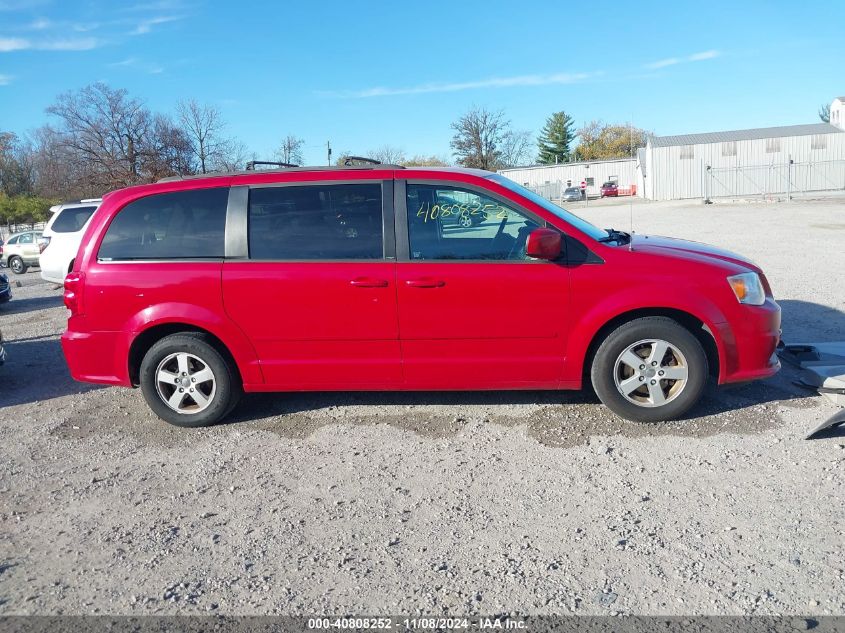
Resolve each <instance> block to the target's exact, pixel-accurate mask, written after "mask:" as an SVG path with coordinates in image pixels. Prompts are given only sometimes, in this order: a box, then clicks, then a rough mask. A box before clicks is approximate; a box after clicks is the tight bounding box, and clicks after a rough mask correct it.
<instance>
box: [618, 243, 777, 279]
mask: <svg viewBox="0 0 845 633" xmlns="http://www.w3.org/2000/svg"><path fill="white" fill-rule="evenodd" d="M633 242H634V251H640V252H644V253H652V254H654V255H673V254H678V255H694V256H698V257H702V256H703V257H708V258H711V259H719V260H721V261H724V262H730V263H732V264H737V265H739V266H743V267H745V268H750V269H751V270H754V271H756V272H758V273H759V272H761V270H760V267H759V266H758V265H757V264H755V263H754V262H752V261H751V260H750V259H748V258H746V257H743V256H742V255H737V254H736V253H732V252H730V251H726V250H723V249H721V248H717V247H715V246H710V245H709V244H702V243H701V242H693V241H690V240H679V239H675V238H673V237H661V236H660V235H634V236H633Z"/></svg>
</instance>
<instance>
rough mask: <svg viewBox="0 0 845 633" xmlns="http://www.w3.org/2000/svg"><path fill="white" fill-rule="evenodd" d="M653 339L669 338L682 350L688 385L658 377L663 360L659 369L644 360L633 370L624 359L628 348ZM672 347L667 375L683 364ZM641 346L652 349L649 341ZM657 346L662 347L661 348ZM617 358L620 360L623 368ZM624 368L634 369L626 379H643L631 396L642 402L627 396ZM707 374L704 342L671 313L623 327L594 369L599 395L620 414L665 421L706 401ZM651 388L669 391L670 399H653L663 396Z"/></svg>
mask: <svg viewBox="0 0 845 633" xmlns="http://www.w3.org/2000/svg"><path fill="white" fill-rule="evenodd" d="M648 340H655V341H664V342H666V343H668V344H669V345H670V346H671V347H674V348H675V350H676V351H679V352H680V354H681V355H682V357H683V359H684V360H685V364H686V365H685V366H686V368H687V379H686V381H685V384H680V383H679V381H674V380H666V379H661V378H659V376H657V375H654V372H656V371H658V370H659V369H660V366H663V361H660V363H659V365H658V366H657V367H654V368H651V367H649V366H648V365H650V363H646V361H645V358H644V360H643V365H641V366H640V367H644V368H645V369H642V370H640V371H637V370H632V369H631V368H630V365H628V364H626V363H622V362H621V356H622V354H623V352H625V351H626V350H628V349H629V348H630V347H631V346H633V345H635V344H637V343H638V342H641V341H648ZM671 347H670V350H669V352H667V354H668V356H664V357H663V358H668V363H667V365H665V366H664V369H665V371H666V373H669V369H675V367H674V366H671V367H670V365H680V363H678V361H677V360H676V358H675V357H674V356H673V354H675V352H673V351H671ZM640 349H642V350H643V351H644V352H647V351H648V349H649V344H648V343H645V344H644V345H643V347H642V348H640ZM652 349H657V347H656V346H655V347H653V348H652ZM617 360H619V361H620V364H619V365H618V366H617ZM619 372H629V373H630V374H631V375H630V376H628V377H627V379H629V380H632V381H633V379H634V378H636V379H637V380H640V381H642V383H641V386H639V387H638V388H637V389H638V390H635V391H633V392H629V393H630V398H631V399H636V400H639V401H640V403H637V402H632V401H631V399H629V398H628V397H626V396H624V395H623V394H622V389H623V388H624V386H625V385H624V384H623V383H624V377H620V376H619ZM646 372H652V374H651V375H645V374H646ZM661 375H663V374H661ZM707 377H708V366H707V354H706V353H705V352H704V349H703V348H702V346H701V343H700V342H699V341H698V339H697V338H696V337H695V336H694V335H693V334H692V332H690V331H689V330H688V329H686V328H685V327H684V326H682V325H681V324H680V323H678V322H677V321H674V320H673V319H670V318H667V317H644V318H641V319H635V320H633V321H629V322H628V323H625V324H623V325H620V326H619V327H618V328H616V329H615V330H613V331H612V332H611V333H610V334H609V335H608V336H607V338H605V339H604V341H603V342H602V343H601V345H599V348H598V350H596V354H595V357H594V359H593V364H592V367H591V370H590V378H591V379H592V383H593V388H594V389H595V391H596V395H598V397H599V399H600V400H601V401H602V402H603V403H604V404H605V406H607V408H608V409H610V410H611V411H613V412H614V413H616V414H617V415H619V416H621V417H623V418H626V419H628V420H632V421H634V422H661V421H664V420H675V419H678V418H680V417H681V416H683V414H684V413H686V412H687V411H688V410H689V409H690V408H691V407H693V406H694V405H695V404H696V403H697V402H698V401H699V400H700V399H701V395H702V393H703V392H704V388H705V387H706V385H707ZM617 380H618V381H619V382H620V387H617ZM652 380H656V381H657V384H656V386H653V387H649V385H648V383H650V382H652ZM634 384H636V383H634ZM652 384H653V385H654V383H652ZM630 388H631V387H629V389H630ZM650 389H660V390H661V391H660V393H658V394H657V396H660V394H661V393H662V394H664V396H666V395H667V394H668V397H666V403H665V404H662V405H655V404H654V402H658V400H657V398H654V399H652V398H651V397H650V396H649V394H650V393H652V392H651V391H650ZM673 391H674V393H673ZM648 401H650V402H648Z"/></svg>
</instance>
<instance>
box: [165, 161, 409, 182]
mask: <svg viewBox="0 0 845 633" xmlns="http://www.w3.org/2000/svg"><path fill="white" fill-rule="evenodd" d="M345 169H348V170H350V171H354V170H356V169H405V166H404V165H389V164H387V163H375V164H366V165H313V166H310V167H285V168H284V171H285V172H299V171H343V170H345ZM279 171H282V170H281V169H280V170H279ZM275 172H276V170H275V169H266V170H260V169H247V170H241V171H213V172H208V173H207V174H191V175H181V176H168V177H166V178H159V179H158V180H156V182H178V181H182V180H197V179H200V178H231V177H234V176H251V175H254V174H261V173H266V174H273V173H275Z"/></svg>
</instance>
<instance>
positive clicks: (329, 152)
mask: <svg viewBox="0 0 845 633" xmlns="http://www.w3.org/2000/svg"><path fill="white" fill-rule="evenodd" d="M326 158H327V160H328V161H329V162H328V163H326V164H327V165H329V167H331V164H332V142H331V141H326Z"/></svg>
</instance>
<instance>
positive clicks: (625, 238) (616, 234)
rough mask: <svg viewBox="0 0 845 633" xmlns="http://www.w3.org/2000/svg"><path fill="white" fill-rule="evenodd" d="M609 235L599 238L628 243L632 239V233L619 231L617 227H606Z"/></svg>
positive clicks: (603, 240)
mask: <svg viewBox="0 0 845 633" xmlns="http://www.w3.org/2000/svg"><path fill="white" fill-rule="evenodd" d="M605 231H607V237H602V238H599V242H619V243H620V244H627V243H628V242H630V241H631V235H630V234H629V233H626V232H625V231H617V230H616V229H605Z"/></svg>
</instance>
